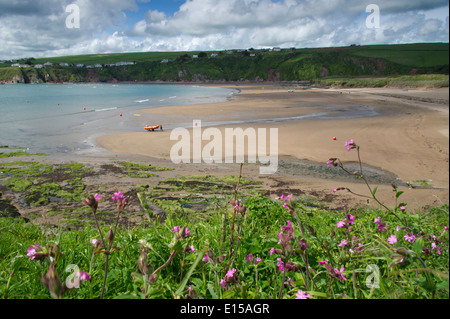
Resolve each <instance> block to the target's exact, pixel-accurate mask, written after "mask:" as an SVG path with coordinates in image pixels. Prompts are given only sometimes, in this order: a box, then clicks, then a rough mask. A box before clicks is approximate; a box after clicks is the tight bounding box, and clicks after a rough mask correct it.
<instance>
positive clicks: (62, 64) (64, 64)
mask: <svg viewBox="0 0 450 319" xmlns="http://www.w3.org/2000/svg"><path fill="white" fill-rule="evenodd" d="M59 65H60V66H69V64H68V63H66V62H63V63H60V64H59Z"/></svg>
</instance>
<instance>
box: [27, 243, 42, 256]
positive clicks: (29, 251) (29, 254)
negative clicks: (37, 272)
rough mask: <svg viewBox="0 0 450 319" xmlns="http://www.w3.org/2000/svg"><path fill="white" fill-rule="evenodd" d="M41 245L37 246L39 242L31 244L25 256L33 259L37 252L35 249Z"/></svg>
mask: <svg viewBox="0 0 450 319" xmlns="http://www.w3.org/2000/svg"><path fill="white" fill-rule="evenodd" d="M40 248H41V247H40V246H39V244H36V245H34V246H31V247H29V248H28V249H27V256H28V257H30V259H31V260H34V259H35V258H36V256H35V255H36V254H37V253H38V252H37V251H38V250H39V249H40Z"/></svg>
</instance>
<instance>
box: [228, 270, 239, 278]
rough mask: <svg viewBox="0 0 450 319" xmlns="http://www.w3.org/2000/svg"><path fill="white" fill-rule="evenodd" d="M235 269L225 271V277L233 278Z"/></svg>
mask: <svg viewBox="0 0 450 319" xmlns="http://www.w3.org/2000/svg"><path fill="white" fill-rule="evenodd" d="M236 271H237V270H236V269H231V270H229V271H228V272H227V278H233V276H234V274H235V273H236Z"/></svg>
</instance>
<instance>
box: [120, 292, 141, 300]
mask: <svg viewBox="0 0 450 319" xmlns="http://www.w3.org/2000/svg"><path fill="white" fill-rule="evenodd" d="M114 299H122V300H125V299H126V300H128V299H141V298H139V297H138V296H136V295H134V294H130V293H126V294H123V295H120V296H117V297H114Z"/></svg>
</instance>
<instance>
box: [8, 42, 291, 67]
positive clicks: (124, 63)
mask: <svg viewBox="0 0 450 319" xmlns="http://www.w3.org/2000/svg"><path fill="white" fill-rule="evenodd" d="M285 50H295V48H291V49H281V48H279V47H274V48H270V49H263V50H261V51H272V52H280V51H285ZM255 51H256V50H254V49H250V52H249V51H248V50H236V51H231V50H230V51H225V54H227V55H231V54H234V53H241V54H244V53H245V55H246V56H249V57H255V56H256V53H255ZM220 54H223V52H221V53H220ZM206 56H207V54H206V53H204V52H201V53H199V54H194V55H192V59H199V58H203V57H206ZM217 56H219V53H211V54H210V56H209V57H211V58H214V57H217ZM31 60H32V59H22V60H21V61H22V62H23V61H27V62H25V63H19V62H18V60H9V61H7V60H0V64H8V63H10V67H19V68H35V69H42V68H47V67H53V66H58V65H59V66H61V67H77V68H86V69H99V68H104V67H106V68H108V67H120V66H127V65H135V64H137V63H136V62H131V61H121V62H116V63H105V64H87V65H85V64H82V63H79V64H69V63H66V62H61V63H52V62H46V63H44V64H33V63H32V62H31ZM175 60H176V59H162V60H161V63H169V62H173V61H175Z"/></svg>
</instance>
